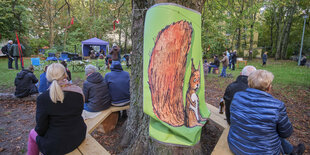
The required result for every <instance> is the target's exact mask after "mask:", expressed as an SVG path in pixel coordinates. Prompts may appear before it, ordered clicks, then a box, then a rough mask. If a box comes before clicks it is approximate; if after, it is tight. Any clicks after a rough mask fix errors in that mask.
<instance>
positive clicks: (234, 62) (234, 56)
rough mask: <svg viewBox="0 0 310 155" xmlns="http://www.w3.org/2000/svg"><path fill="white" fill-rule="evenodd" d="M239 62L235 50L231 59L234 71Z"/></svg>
mask: <svg viewBox="0 0 310 155" xmlns="http://www.w3.org/2000/svg"><path fill="white" fill-rule="evenodd" d="M236 62H237V51H236V50H234V52H233V53H232V57H231V64H232V70H235V64H236Z"/></svg>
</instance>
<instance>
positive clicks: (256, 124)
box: [227, 70, 305, 154]
mask: <svg viewBox="0 0 310 155" xmlns="http://www.w3.org/2000/svg"><path fill="white" fill-rule="evenodd" d="M273 78H274V76H273V74H272V73H271V72H268V71H266V70H256V71H254V72H252V73H251V74H250V75H249V77H248V85H249V88H247V89H246V90H245V91H240V92H237V93H236V94H235V95H234V98H233V100H232V103H231V106H230V123H231V124H230V129H229V134H228V138H227V141H228V145H229V148H230V150H231V151H232V152H233V153H234V154H302V153H303V152H304V151H305V146H304V145H303V144H299V145H298V146H294V147H293V146H292V144H290V143H289V142H288V141H287V140H285V138H288V137H289V136H290V135H291V134H292V133H293V127H292V124H291V122H290V121H289V119H288V116H287V113H286V107H285V104H284V103H283V102H282V101H280V100H277V99H275V98H274V97H273V96H272V95H271V94H270V91H271V87H272V85H271V83H272V81H273Z"/></svg>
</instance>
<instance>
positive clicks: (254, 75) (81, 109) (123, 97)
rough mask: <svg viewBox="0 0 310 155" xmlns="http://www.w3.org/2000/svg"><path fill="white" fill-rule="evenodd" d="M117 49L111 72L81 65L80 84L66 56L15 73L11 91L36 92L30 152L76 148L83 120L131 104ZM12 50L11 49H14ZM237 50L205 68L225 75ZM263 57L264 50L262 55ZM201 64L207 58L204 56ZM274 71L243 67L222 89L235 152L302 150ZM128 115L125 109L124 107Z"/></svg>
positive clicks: (31, 154)
mask: <svg viewBox="0 0 310 155" xmlns="http://www.w3.org/2000/svg"><path fill="white" fill-rule="evenodd" d="M16 46H17V45H14V44H12V42H11V41H9V43H8V45H7V49H6V50H7V51H8V52H9V54H8V60H9V63H8V67H9V68H12V58H11V57H14V60H15V64H16V66H15V68H16V69H17V68H18V65H17V63H16V61H18V55H17V54H16V52H14V51H15V50H16ZM119 51H120V48H119V47H117V46H116V45H115V46H114V45H113V47H112V49H111V50H110V51H109V55H110V56H109V59H108V60H107V64H108V65H109V68H110V70H111V71H110V72H108V73H106V74H105V76H104V77H103V76H102V74H101V73H100V72H99V71H98V70H97V67H95V66H93V65H91V64H90V65H87V66H86V67H85V77H86V80H85V81H84V83H83V88H80V87H79V86H76V85H74V84H72V77H71V72H70V70H69V69H68V68H67V63H66V62H65V61H63V62H61V63H53V64H51V65H49V66H46V67H45V69H44V72H43V73H42V74H41V75H40V79H39V80H38V79H37V78H36V76H35V75H34V74H33V72H34V68H33V66H32V65H30V66H29V67H28V68H26V69H24V68H23V69H22V70H21V71H20V72H19V73H18V74H17V76H16V78H15V81H14V83H15V86H16V91H15V96H16V97H18V98H23V97H26V96H29V95H32V94H36V93H39V94H40V95H39V96H38V98H37V107H36V108H37V110H36V126H35V128H34V129H32V130H31V131H30V133H29V138H28V155H38V154H39V152H42V153H43V154H65V153H69V152H71V151H73V150H74V149H75V148H77V147H78V146H79V145H80V144H81V143H82V141H83V140H84V139H85V135H86V125H85V123H84V120H85V119H89V118H93V117H96V116H97V115H98V114H100V112H101V111H103V110H106V109H108V108H109V107H110V106H126V105H128V104H129V103H130V92H129V88H130V84H129V83H130V75H129V73H128V72H126V71H124V70H123V68H122V65H121V63H120V52H119ZM14 53H15V54H14ZM16 57H17V58H16ZM236 58H237V54H236V51H234V52H232V51H230V52H228V51H226V52H224V53H223V59H221V60H219V59H218V56H217V55H215V56H214V61H213V62H212V63H210V64H209V65H207V66H205V67H206V69H207V70H205V71H207V72H209V73H210V72H211V70H212V68H213V69H218V68H219V66H220V63H222V65H223V69H222V71H221V74H220V76H221V77H226V76H227V74H226V69H227V68H229V69H231V70H235V64H236ZM262 61H263V66H265V65H266V62H267V52H265V53H264V55H263V57H262ZM205 63H207V62H206V61H205ZM273 79H274V75H273V74H272V73H271V72H269V71H266V70H256V68H255V67H254V66H245V67H244V68H243V70H242V71H241V73H240V75H239V76H238V77H237V79H236V81H235V82H233V83H231V84H229V85H228V87H227V88H226V90H225V94H224V96H223V99H224V101H225V114H226V120H227V123H228V124H229V125H230V129H229V134H228V137H227V140H228V144H229V148H230V150H231V151H232V152H233V153H234V154H253V153H255V154H281V153H282V154H303V152H304V151H305V146H304V144H301V143H300V144H299V145H297V146H293V145H292V144H291V143H289V142H288V141H287V140H286V138H288V137H289V136H290V135H291V134H292V132H293V127H292V124H291V122H290V121H289V118H288V116H287V113H286V107H285V104H284V103H283V102H282V101H280V100H277V99H275V98H274V97H273V96H272V95H271V94H270V92H271V88H272V81H273ZM122 113H123V114H124V115H126V112H125V111H123V112H122Z"/></svg>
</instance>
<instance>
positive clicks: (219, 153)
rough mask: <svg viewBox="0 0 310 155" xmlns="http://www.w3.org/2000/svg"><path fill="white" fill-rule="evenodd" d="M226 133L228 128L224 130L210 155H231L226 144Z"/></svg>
mask: <svg viewBox="0 0 310 155" xmlns="http://www.w3.org/2000/svg"><path fill="white" fill-rule="evenodd" d="M228 132H229V127H227V128H225V129H224V131H223V133H222V135H221V137H220V139H219V140H218V141H217V144H216V145H215V147H214V149H213V151H212V153H211V155H233V153H232V152H231V151H230V149H229V146H228V142H227V136H228Z"/></svg>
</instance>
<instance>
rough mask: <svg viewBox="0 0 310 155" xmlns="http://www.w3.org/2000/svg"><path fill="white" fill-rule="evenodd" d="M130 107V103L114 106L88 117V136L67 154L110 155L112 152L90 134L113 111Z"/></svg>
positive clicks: (86, 121)
mask: <svg viewBox="0 0 310 155" xmlns="http://www.w3.org/2000/svg"><path fill="white" fill-rule="evenodd" d="M127 109H129V105H127V106H123V107H115V106H112V107H110V108H109V109H107V110H104V111H102V112H101V113H100V114H99V115H98V116H96V117H95V118H91V119H86V120H85V123H86V125H87V133H86V138H85V140H84V141H83V142H82V144H81V145H80V146H79V147H78V148H77V149H75V150H73V151H72V152H70V153H68V154H67V155H109V154H110V153H109V152H108V151H107V150H106V149H105V148H103V147H102V145H101V144H99V143H98V142H97V141H96V139H94V138H93V137H92V136H91V135H90V134H91V133H92V132H93V131H94V130H95V129H96V128H97V127H98V126H99V125H100V124H101V123H102V122H103V121H104V120H105V119H106V118H107V117H108V116H109V115H110V114H112V113H113V112H117V111H122V110H127Z"/></svg>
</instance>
